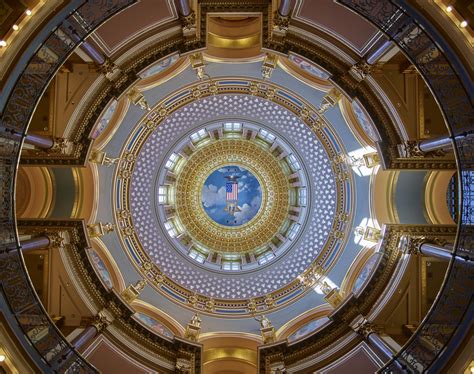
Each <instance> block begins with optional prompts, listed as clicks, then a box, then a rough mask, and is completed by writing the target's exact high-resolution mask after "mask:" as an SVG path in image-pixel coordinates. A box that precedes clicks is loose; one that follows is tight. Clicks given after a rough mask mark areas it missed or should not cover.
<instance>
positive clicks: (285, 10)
mask: <svg viewBox="0 0 474 374" xmlns="http://www.w3.org/2000/svg"><path fill="white" fill-rule="evenodd" d="M290 11H291V1H290V0H281V1H280V6H279V7H278V14H279V15H280V16H282V17H288V16H289V15H290Z"/></svg>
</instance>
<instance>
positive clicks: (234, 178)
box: [201, 165, 262, 227]
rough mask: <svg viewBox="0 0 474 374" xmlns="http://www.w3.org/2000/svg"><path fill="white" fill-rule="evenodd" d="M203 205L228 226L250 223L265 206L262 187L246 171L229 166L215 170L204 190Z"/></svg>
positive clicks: (207, 211)
mask: <svg viewBox="0 0 474 374" xmlns="http://www.w3.org/2000/svg"><path fill="white" fill-rule="evenodd" d="M201 197H202V206H203V208H204V211H205V212H206V213H207V215H208V216H209V217H210V218H211V219H212V220H213V221H215V222H216V223H218V224H220V225H224V226H229V227H233V226H241V225H243V224H245V223H248V222H250V221H251V220H252V219H253V218H254V217H255V216H256V215H257V213H258V211H259V210H260V206H261V205H262V188H261V186H260V183H259V181H258V179H257V178H256V177H255V176H254V175H253V173H252V172H250V171H248V170H247V169H246V168H244V167H241V166H237V165H228V166H225V167H222V168H219V169H217V170H214V171H213V172H212V173H211V174H210V175H209V176H208V177H207V179H206V181H205V182H204V185H203V187H202V193H201Z"/></svg>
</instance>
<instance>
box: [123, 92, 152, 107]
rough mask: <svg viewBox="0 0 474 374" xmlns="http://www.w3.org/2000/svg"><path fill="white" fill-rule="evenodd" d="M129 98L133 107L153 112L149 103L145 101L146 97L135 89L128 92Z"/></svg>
mask: <svg viewBox="0 0 474 374" xmlns="http://www.w3.org/2000/svg"><path fill="white" fill-rule="evenodd" d="M127 97H128V98H129V100H130V102H131V103H132V104H133V105H136V106H138V107H140V108H142V109H143V110H146V111H150V110H151V109H150V106H149V105H148V102H147V101H146V99H145V96H143V94H142V93H141V92H140V91H138V89H136V88H135V87H133V88H132V89H130V90H129V91H128V92H127Z"/></svg>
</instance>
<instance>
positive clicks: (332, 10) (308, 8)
mask: <svg viewBox="0 0 474 374" xmlns="http://www.w3.org/2000/svg"><path fill="white" fill-rule="evenodd" d="M294 16H295V18H300V19H301V20H302V21H304V22H306V23H312V24H313V25H314V26H315V27H317V28H320V29H323V30H324V31H326V32H329V33H330V34H332V35H333V36H335V37H337V38H339V39H342V40H343V41H346V42H348V44H349V45H351V46H352V47H353V48H355V49H356V50H357V51H362V50H364V49H365V47H366V45H368V44H370V41H371V40H372V39H373V38H374V36H376V34H377V33H378V31H377V29H376V28H375V27H374V26H372V25H371V24H370V23H369V22H367V21H366V20H364V19H363V18H362V17H359V16H358V15H357V14H355V13H353V12H351V11H350V10H348V9H346V8H345V7H344V6H342V5H339V4H336V3H335V2H334V1H333V0H317V1H314V0H311V1H310V0H297V2H296V8H295V14H294Z"/></svg>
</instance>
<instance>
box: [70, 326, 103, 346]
mask: <svg viewBox="0 0 474 374" xmlns="http://www.w3.org/2000/svg"><path fill="white" fill-rule="evenodd" d="M98 333H99V330H98V329H97V327H96V326H95V325H89V326H87V327H86V328H85V330H84V331H82V332H81V333H80V334H79V335H78V336H76V337H75V338H74V340H73V341H72V342H71V345H72V346H73V348H74V349H75V350H80V349H81V348H82V347H83V346H84V345H86V344H87V343H88V342H90V341H91V340H92V339H94V338H95V337H96V336H97V334H98Z"/></svg>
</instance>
